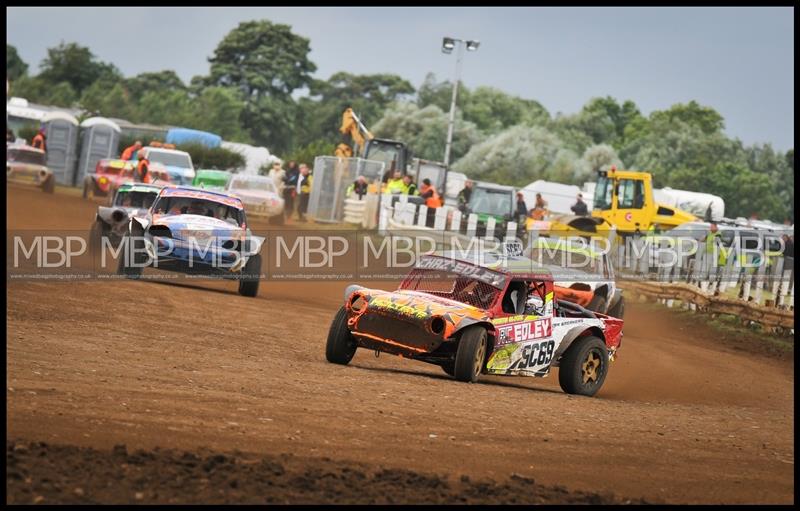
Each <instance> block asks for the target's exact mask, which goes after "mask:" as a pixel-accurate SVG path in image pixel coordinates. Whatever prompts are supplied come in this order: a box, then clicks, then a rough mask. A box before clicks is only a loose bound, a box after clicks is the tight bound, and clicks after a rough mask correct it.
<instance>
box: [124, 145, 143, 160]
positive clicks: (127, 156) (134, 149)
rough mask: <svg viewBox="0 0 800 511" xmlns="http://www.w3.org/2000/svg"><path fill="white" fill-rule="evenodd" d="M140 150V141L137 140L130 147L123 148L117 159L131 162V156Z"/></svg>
mask: <svg viewBox="0 0 800 511" xmlns="http://www.w3.org/2000/svg"><path fill="white" fill-rule="evenodd" d="M141 148H142V141H141V140H137V141H136V142H134V143H133V145H132V146H128V147H126V148H125V150H124V151H122V155H120V157H119V159H120V160H126V161H128V160H132V159H133V155H134V154H136V153H138V152H139V149H141Z"/></svg>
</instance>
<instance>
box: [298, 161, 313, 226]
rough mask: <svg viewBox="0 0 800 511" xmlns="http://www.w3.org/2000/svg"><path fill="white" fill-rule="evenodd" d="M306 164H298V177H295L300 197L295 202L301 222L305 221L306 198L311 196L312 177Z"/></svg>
mask: <svg viewBox="0 0 800 511" xmlns="http://www.w3.org/2000/svg"><path fill="white" fill-rule="evenodd" d="M313 177H314V176H312V175H311V173H310V170H309V168H308V165H306V164H305V163H301V164H300V177H299V178H298V179H297V194H298V195H299V196H300V199H299V201H298V204H297V216H298V218H300V221H301V222H305V221H306V211H308V198H309V197H310V196H311V185H312V178H313Z"/></svg>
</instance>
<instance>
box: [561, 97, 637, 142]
mask: <svg viewBox="0 0 800 511" xmlns="http://www.w3.org/2000/svg"><path fill="white" fill-rule="evenodd" d="M640 117H641V113H640V112H639V109H638V107H637V106H636V104H635V103H634V102H633V101H625V102H624V103H622V104H619V103H617V101H616V100H615V99H614V98H612V97H610V96H606V97H604V98H592V99H591V100H589V102H588V103H586V104H585V105H584V106H583V108H582V109H581V111H580V112H578V113H577V114H574V115H569V116H560V117H558V118H557V119H556V120H555V122H554V123H553V125H552V127H553V129H554V130H555V131H556V132H557V133H558V134H559V135H560V136H561V138H562V139H563V140H567V139H568V138H571V136H574V134H576V133H583V134H584V135H585V137H581V138H583V139H584V140H586V141H590V142H591V143H592V144H610V145H612V146H613V147H614V148H616V149H618V148H620V147H622V145H623V144H624V141H625V129H626V127H627V126H628V125H629V124H631V123H633V122H634V121H635V120H637V119H638V118H640ZM584 143H585V142H584ZM581 145H582V144H580V145H577V146H576V148H582V147H581Z"/></svg>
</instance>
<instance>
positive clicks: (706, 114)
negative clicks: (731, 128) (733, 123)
mask: <svg viewBox="0 0 800 511" xmlns="http://www.w3.org/2000/svg"><path fill="white" fill-rule="evenodd" d="M650 120H651V121H652V122H667V123H671V122H673V121H680V122H683V123H685V124H688V125H689V126H695V127H697V128H699V129H700V131H702V132H703V133H705V134H706V135H712V134H714V133H721V132H722V130H723V129H724V128H725V121H724V119H723V117H722V115H720V114H719V112H717V111H716V110H714V109H713V108H711V107H706V106H701V105H700V104H698V103H697V102H696V101H689V102H688V103H686V104H683V103H678V104H675V105H672V106H671V107H670V108H668V109H667V110H658V111H655V112H653V113H652V114H650Z"/></svg>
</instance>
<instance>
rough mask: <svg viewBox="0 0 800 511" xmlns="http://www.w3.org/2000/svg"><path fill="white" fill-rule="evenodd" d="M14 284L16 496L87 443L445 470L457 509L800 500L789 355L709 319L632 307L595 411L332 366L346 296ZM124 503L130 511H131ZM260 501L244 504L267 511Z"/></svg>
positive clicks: (525, 393) (355, 498) (400, 366)
mask: <svg viewBox="0 0 800 511" xmlns="http://www.w3.org/2000/svg"><path fill="white" fill-rule="evenodd" d="M7 197H8V205H7V214H8V220H7V229H9V230H16V229H77V230H85V231H88V228H89V226H90V223H91V221H92V218H93V214H94V209H95V204H92V203H90V202H89V201H83V200H82V199H80V197H76V196H71V195H68V194H63V193H56V195H54V196H48V195H45V194H43V193H41V192H39V191H37V190H29V189H26V188H23V187H17V186H13V185H12V186H9V189H8V195H7ZM254 227H255V228H265V227H266V225H259V224H256V225H255V226H254ZM7 282H8V291H7V293H8V294H7V296H8V309H7V320H8V327H7V328H8V329H7V343H6V354H7V373H8V375H7V393H6V395H7V401H8V404H7V419H6V420H7V428H8V437H7V439H8V441H9V442H10V443H9V444H8V448H7V461H9V460H10V459H12V458H14V459H15V463H17V464H18V465H17V466H18V467H19V470H21V472H20V474H23V473H25V474H27V475H25V476H24V477H22V478H21V479H19V480H17V479H12V478H11V477H10V476H9V478H7V489H8V490H9V495H10V497H9V498H12V496H17V497H19V498H20V499H21V501H25V502H31V501H32V499H34V498H35V497H36V495H34V493H25V492H22V493H20V492H21V491H22V490H21V489H20V488H22V487H23V486H24V485H26V484H27V485H35V484H36V483H35V481H32V482H29V483H27V482H25V477H31V478H33V479H35V478H36V477H37V475H36V471H35V470H34V468H35V464H33V462H32V461H31V460H30V459H29V458H26V457H25V456H22V455H21V454H17V455H16V457H14V456H15V455H14V452H15V451H14V445H16V444H19V445H23V446H28V447H21V448H20V450H21V451H22V450H23V449H37V448H41V447H37V446H36V445H37V444H34V445H32V446H31V445H29V444H27V443H26V442H29V441H35V442H46V443H47V444H48V445H49V446H50V447H49V449H45V450H46V451H48V452H49V453H50V457H49V458H48V459H49V460H50V462H51V464H53V463H54V464H55V465H56V466H60V467H61V468H62V469H63V471H64V472H65V473H68V472H69V471H70V470H71V469H70V467H74V466H75V464H76V463H78V460H80V459H89V458H92V457H93V456H95V457H97V456H101V455H99V454H97V453H96V452H95V451H87V450H85V449H84V450H79V449H77V448H78V447H81V448H94V449H99V450H100V451H101V452H105V453H106V456H107V457H108V458H109V459H111V457H112V456H113V455H112V453H111V449H112V448H113V446H115V445H117V444H125V445H126V446H127V448H128V449H129V450H130V451H131V452H133V450H134V449H154V448H161V449H173V450H181V452H182V451H183V450H185V451H193V452H198V449H201V448H204V449H210V450H213V451H214V452H224V453H229V452H232V451H235V450H238V451H241V452H244V453H247V456H258V455H261V456H268V457H275V456H279V455H281V454H291V455H292V459H293V460H301V461H302V463H305V464H306V465H302V463H301V461H295V463H300V464H301V465H299V466H300V468H297V470H298V471H299V472H298V473H299V474H303V473H308V471H311V473H316V472H314V470H317V469H316V468H314V467H318V466H322V465H320V464H323V465H324V464H325V463H331V462H332V463H340V464H341V466H350V465H349V464H361V465H359V466H364V467H372V469H371V470H373V472H374V471H377V470H379V468H380V470H382V469H383V468H384V467H385V468H386V469H388V470H399V471H410V472H409V473H415V474H438V476H436V477H439V476H442V477H444V476H447V477H448V478H449V481H450V484H451V485H452V488H453V489H454V490H453V494H457V493H459V492H460V491H462V490H463V488H465V487H462V486H458V485H459V484H462V483H460V482H459V481H460V477H461V476H468V477H469V478H471V479H473V480H481V479H486V478H490V479H493V480H495V481H500V482H503V481H513V480H511V479H509V478H510V477H511V475H512V474H516V476H515V477H517V478H519V477H524V478H531V479H535V481H536V483H537V487H539V486H538V485H543V486H542V487H541V488H545V487H550V486H552V485H562V486H564V487H566V488H568V489H569V491H570V492H586V493H585V494H581V495H588V494H590V493H600V494H603V495H609V494H611V493H613V494H614V495H617V496H620V497H619V498H627V499H639V498H643V499H646V500H647V501H650V502H654V501H665V502H675V503H689V502H702V503H712V502H723V503H745V502H753V503H790V502H792V501H793V498H794V483H793V473H794V446H793V443H794V436H793V435H794V433H793V426H794V423H793V420H794V419H793V413H794V409H793V362H792V361H791V360H790V358H791V357H774V356H772V357H768V356H764V355H762V354H759V353H758V351H759V350H758V347H757V346H753V345H751V344H749V343H748V340H747V333H746V332H745V331H743V333H742V337H741V338H740V339H737V340H735V342H732V343H726V342H722V341H721V340H720V339H717V338H715V337H716V335H717V334H715V331H714V330H711V329H710V328H708V327H706V326H705V325H704V324H703V317H702V316H697V318H696V319H691V320H689V321H691V323H686V322H685V321H687V320H682V321H683V322H682V321H678V320H677V319H676V318H677V316H675V315H674V314H673V313H671V312H669V311H657V310H654V309H653V308H652V307H643V306H640V305H637V304H634V303H629V304H627V305H628V307H627V311H626V325H625V337H624V340H623V344H622V347H621V349H620V352H619V355H620V357H619V360H618V361H616V362H614V363H613V364H612V366H611V370H610V373H609V376H608V378H607V380H606V383H605V386H604V388H603V389H602V390H601V391H600V393H599V394H598V396H597V397H595V398H583V397H573V396H567V395H565V394H564V393H562V392H561V390H560V389H559V387H558V380H557V374H556V373H555V372H554V373H553V374H551V376H549V377H548V378H546V379H532V378H531V379H529V378H503V377H484V378H483V379H482V381H481V382H480V383H478V384H464V383H458V382H455V381H453V380H451V379H450V378H449V377H447V376H446V375H445V374H444V373H443V372H442V371H441V370H440V369H439V368H438V367H435V366H429V365H426V364H423V363H420V362H413V361H408V360H403V359H400V358H396V357H391V356H387V355H383V356H381V357H380V358H378V359H376V358H375V357H374V355H373V353H371V352H367V351H363V350H360V351H359V352H358V353H357V354H356V356H355V358H354V359H353V361H352V363H351V365H350V366H347V367H341V366H335V365H332V364H329V363H327V362H326V361H325V355H324V345H325V338H326V335H327V330H328V326H329V323H330V320H331V318H332V317H333V315H334V313H335V311H336V309H337V308H338V306H339V304H340V303H339V302H340V300H341V296H342V291H343V288H344V286H345V285H346V283H343V282H323V283H310V282H292V283H287V282H281V283H276V282H262V286H261V290H260V292H259V296H258V297H257V298H255V299H250V298H243V297H240V296H238V294H236V292H235V283H232V282H223V283H202V284H201V283H198V284H191V285H190V284H180V285H178V284H167V283H154V282H130V281H125V282H119V281H108V282H97V281H94V282H57V281H36V282H32V281H24V282H23V281H7ZM62 445H63V446H74V447H59V446H62ZM21 451H20V452H21ZM87 452H90V454H86V453H87ZM209 452H210V451H209ZM91 453H94V454H91ZM87 456H88V458H87ZM170 456H172V455H170ZM174 456H175V457H178V454H175V455H174ZM198 456H200V457H201V458H202V455H201V454H198ZM156 458H158V456H156ZM323 458H327V459H328V461H325V462H323V461H321V460H322V459H323ZM25 460H28V461H25ZM54 460H55V461H54ZM303 460H304V461H303ZM331 460H332V461H331ZM26 463H27V465H26ZM154 463H155V462H154ZM315 464H316V465H315ZM95 465H97V466H98V467H99V466H101V465H102V464H94V463H93V464H91V466H95ZM234 465H235V464H234ZM26 467H27V468H26ZM26 470H27V472H25V471H26ZM99 470H101V469H99V468H98V471H99ZM331 470H334V469H331ZM367 472H369V470H367V469H364V473H367ZM370 473H372V472H370ZM374 473H377V472H374ZM404 473H405V472H404ZM192 474H194V472H192V471H188V472H187V473H186V474H185V475H184V476H182V477H189V478H193V477H199V476H198V475H197V474H194V475H192ZM97 477H99V475H98V476H97ZM242 477H244V479H242V481H245V480H247V479H246V477H245V476H242ZM369 477H372V476H369ZM420 477H423V478H424V477H427V476H420ZM431 477H433V476H431ZM301 479H302V477H301ZM401 479H402V480H403V481H405V482H404V483H403V484H405V485H406V486H405V487H407V488H408V490H407V495H408V497H407V498H406V499H405V500H404V499H403V498H402V495H401V493H402V492H401V493H393V494H392V495H393V497H392V498H394V499H395V500H394V501H395V502H409V501H415V502H416V501H418V500H415V499H416V497H414V495H415V493H414V492H415V491H416V490H415V489H414V487H415V485H414V484H412V483H410V482H408V481H413V480H415V479H414V477H407V478H405V479H403V478H401ZM120 484H121V483H120ZM193 484H194V483H193ZM398 484H399V483H398ZM498 484H501V483H498ZM502 484H511V483H502ZM189 486H190V487H191V485H189ZM345 486H346V487H347V488H351V489H350V490H347V491H352V492H354V493H353V494H352V495H351V497H350V499H349V500H348V498H347V495H348V494H347V493H346V492H345V494H344V497H342V496H341V495H339V497H337V501H338V502H366V501H370V500H369V498H370V497H369V495H371V494H369V492H368V490H359V489H358V486H357V485H351V486H347V485H345ZM125 488H128V487H125ZM160 488H161V493H160V495H161V496H162V499H161V500H158V499H153V498H152V496H151V495H150V494H147V495H148V496H147V498H146V500H145V501H161V502H168V501H169V499H170V498H173V497H174V496H172V495H170V494H169V490H168V489H165V488H168V487H167V486H163V485H162V486H161V487H160ZM253 488H257V486H254V487H253ZM458 488H461V490H458ZM128 489H129V488H128ZM41 491H44V490H41ZM52 491H53V492H56V493H55V495H56V501H60V502H67V501H70V502H72V501H76V500H75V499H73V498H72V497H69V496H67V493H69V492H72V491H73V489H72V487H71V486H70V487H68V488H66V489H63V492H64V493H63V495H62V498H61V499H59V498H58V492H59V491H62V490H52ZM83 491H84V492H88V491H89V490H88V489H84V490H83ZM98 491H99V490H98ZM125 491H127V489H126V490H125ZM125 491H123V490H122V488H121V489H120V497H119V500H118V502H127V501H129V499H130V495H129V494H128V493H125ZM226 491H227V490H226ZM253 491H261V490H255V489H254V490H253ZM309 491H310V492H311V493H309V495H315V496H316V497H313V498H310V499H309V500H303V499H301V498H299V497H291V495H298V494H297V493H291V492H289V493H276V495H278V497H276V498H277V499H278V500H276V501H281V500H280V499H284V500H286V499H288V500H290V501H292V502H307V501H315V498H317V497H319V501H324V493H323V494H321V493H314V491H312V490H309ZM320 491H321V490H320ZM359 491H363V492H365V493H364V494H363V495H362V494H360V493H359ZM448 491H449V490H448ZM463 491H467V490H463ZM498 491H500V490H498ZM538 491H541V492H545V490H542V489H540V490H538ZM561 491H562V493H564V494H565V495H567V497H564V498H563V499H561V500H558V499H555V500H545V501H559V502H570V501H573V502H577V501H579V498H581V497H580V495H579V494H577V493H575V494H573V493H569V492H564V491H563V490H561ZM165 492H166V493H165ZM175 492H177V493H176V494H175V495H180V492H179V491H178V490H175ZM237 492H238V493H239V494H242V492H243V490H242V487H240V488H238V490H237ZM287 492H288V490H287ZM490 494H491V491H490ZM545 494H546V492H545V493H542V494H541V495H545ZM70 495H72V494H71V493H70ZM85 495H86V496H87V498H88V496H89V493H85ZM196 495H203V494H201V493H196ZM243 495H245V497H246V498H245V497H242V498H233V497H231V499H230V500H229V501H239V502H244V501H254V500H249V499H251V498H256V497H257V495H249V494H247V492H246V491H245V492H244V493H243ZM287 495H289V496H287ZM321 495H322V496H321ZM420 495H421V494H420ZM498 495H500V493H498ZM532 495H533V493H532ZM547 495H549V494H547ZM362 497H363V498H362ZM48 498H50V497H49V496H48ZM186 498H187V499H189V501H191V499H192V498H193V494H187V496H186ZM548 498H549V497H548ZM597 498H600V497H597ZM604 498H605V497H604ZM26 499H28V500H26ZM570 499H573V500H570ZM608 499H611V497H608V498H607V500H602V499H601V500H597V502H609V501H610V500H608ZM90 500H91V499H90ZM200 500H202V499H200ZM223 500H224V499H223ZM496 500H497V501H504V502H508V501H510V500H509V499H505V500H504V499H503V498H501V497H498V498H497V499H496ZM48 501H52V500H48ZM95 501H104V502H115V500H113V498H111V499H110V500H109V499H108V498H106V499H105V500H103V499H101V498H100V496H99V494H98V495H97V496H96V500H95ZM182 501H184V502H185V501H186V500H182ZM372 501H376V500H372ZM377 501H381V500H377ZM434 501H436V502H443V501H445V500H440V499H438V498H437V499H434ZM454 501H457V500H454ZM522 501H523V502H524V501H526V500H524V499H523V500H522ZM527 501H530V502H534V501H537V500H536V498H535V497H534V496H531V498H530V499H529V500H527Z"/></svg>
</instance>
